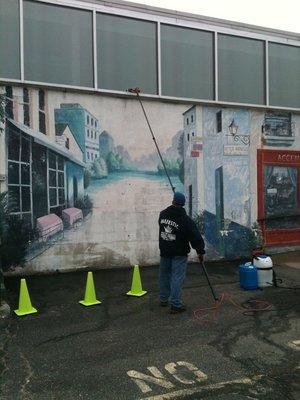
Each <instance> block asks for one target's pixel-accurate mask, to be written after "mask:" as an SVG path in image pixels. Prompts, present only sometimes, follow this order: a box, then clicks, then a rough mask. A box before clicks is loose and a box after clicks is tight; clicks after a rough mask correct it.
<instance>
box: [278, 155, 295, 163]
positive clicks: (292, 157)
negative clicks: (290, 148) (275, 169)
mask: <svg viewBox="0 0 300 400" xmlns="http://www.w3.org/2000/svg"><path fill="white" fill-rule="evenodd" d="M277 160H278V161H290V162H300V155H295V154H278V159H277Z"/></svg>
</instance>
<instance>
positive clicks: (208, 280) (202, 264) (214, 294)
mask: <svg viewBox="0 0 300 400" xmlns="http://www.w3.org/2000/svg"><path fill="white" fill-rule="evenodd" d="M201 267H202V269H203V271H204V274H205V277H206V279H207V282H208V286H209V287H210V290H211V293H212V295H213V298H214V300H215V301H218V300H219V298H218V296H217V295H216V293H215V291H214V288H213V287H212V284H211V282H210V279H209V276H208V273H207V271H206V268H205V265H204V261H202V263H201Z"/></svg>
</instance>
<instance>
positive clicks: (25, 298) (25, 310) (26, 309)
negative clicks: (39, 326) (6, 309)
mask: <svg viewBox="0 0 300 400" xmlns="http://www.w3.org/2000/svg"><path fill="white" fill-rule="evenodd" d="M36 312H37V309H36V308H34V307H32V304H31V300H30V296H29V292H28V289H27V284H26V279H24V278H23V279H21V283H20V296H19V308H18V309H17V310H15V313H16V314H17V315H18V316H19V317H21V316H23V315H28V314H34V313H36Z"/></svg>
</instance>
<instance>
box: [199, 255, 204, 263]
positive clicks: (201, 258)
mask: <svg viewBox="0 0 300 400" xmlns="http://www.w3.org/2000/svg"><path fill="white" fill-rule="evenodd" d="M198 260H199V262H200V264H202V263H203V254H198Z"/></svg>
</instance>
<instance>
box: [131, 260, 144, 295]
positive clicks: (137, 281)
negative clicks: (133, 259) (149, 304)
mask: <svg viewBox="0 0 300 400" xmlns="http://www.w3.org/2000/svg"><path fill="white" fill-rule="evenodd" d="M146 293H147V292H146V291H145V290H143V288H142V282H141V276H140V270H139V266H138V265H135V266H134V270H133V276H132V284H131V290H130V291H129V292H128V293H127V295H128V296H136V297H141V296H143V295H144V294H146Z"/></svg>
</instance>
